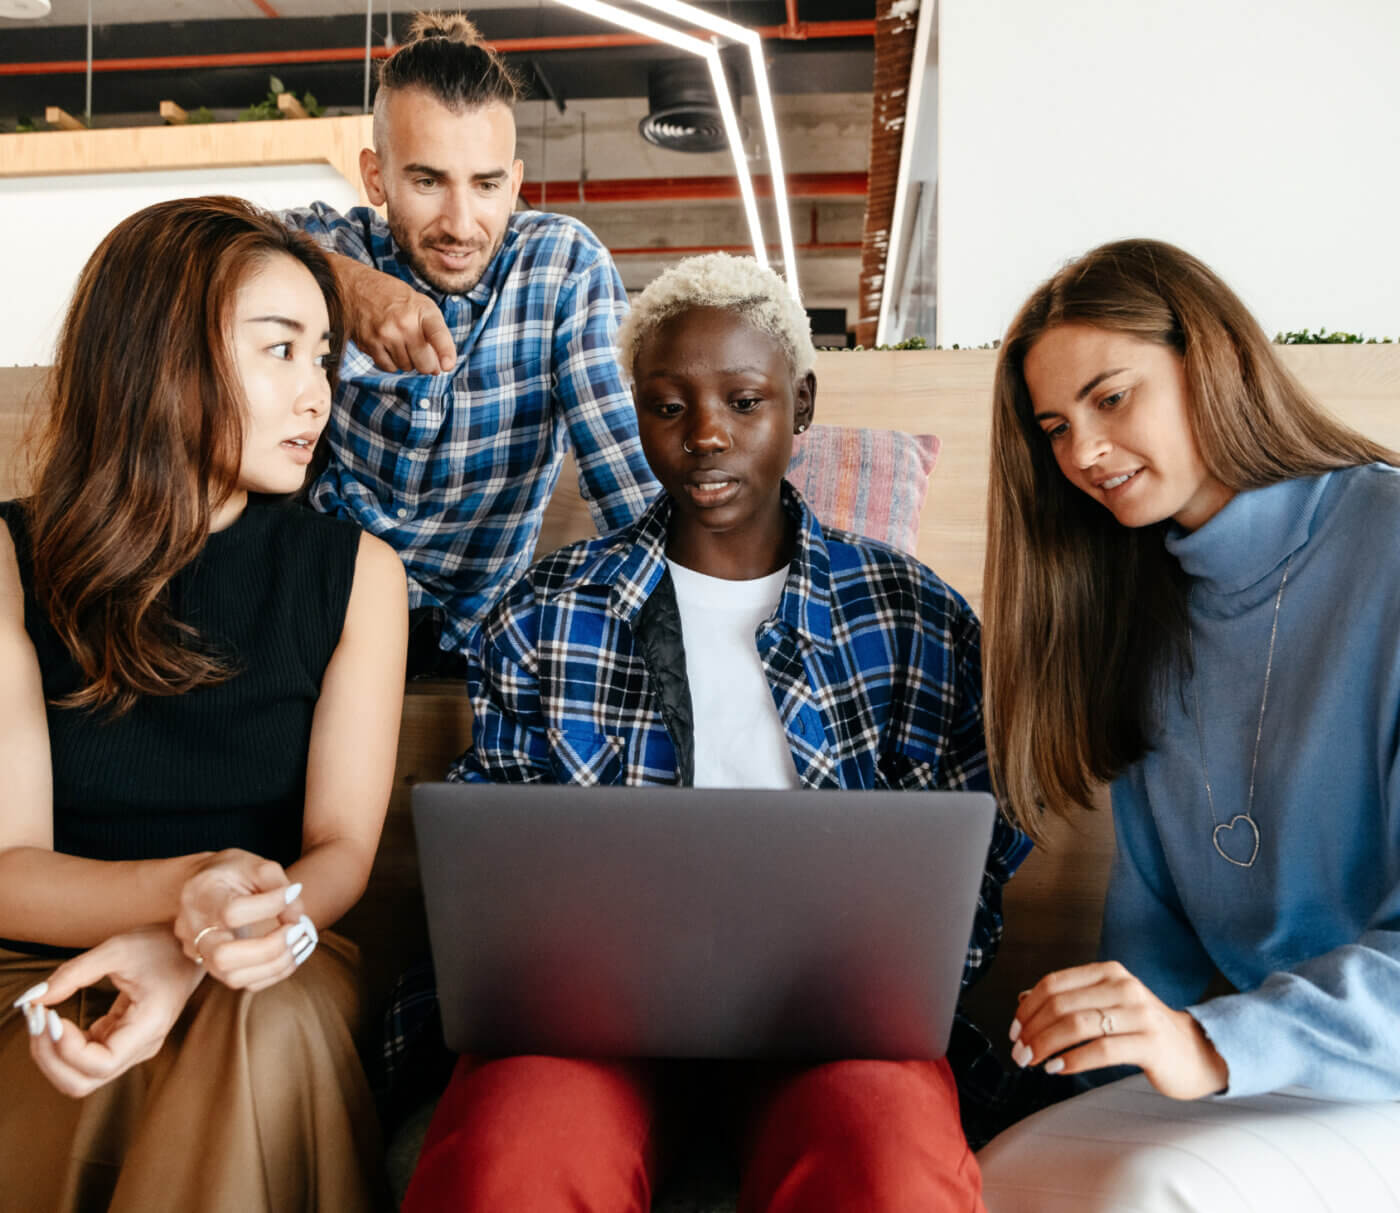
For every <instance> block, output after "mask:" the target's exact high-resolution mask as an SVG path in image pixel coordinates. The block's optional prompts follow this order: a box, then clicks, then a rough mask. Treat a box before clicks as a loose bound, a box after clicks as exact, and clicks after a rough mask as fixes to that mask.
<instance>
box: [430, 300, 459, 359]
mask: <svg viewBox="0 0 1400 1213" xmlns="http://www.w3.org/2000/svg"><path fill="white" fill-rule="evenodd" d="M423 338H424V340H425V341H426V342H427V343H428V344H429V345H430V346H432V347H433V350H434V351H435V352H436V353H437V356H438V361H439V362H440V363H441V364H442V373H443V374H444V375H445V374H447V373H448V372H449V371H451V370H453V369H454V368H455V367H456V365H457V343H456V342H455V341H453V339H452V331H451V330H450V329H449V328H448V327H447V321H446V320H444V319H443V318H442V313H441V312H440V311H438V310H437V308H436V307H429V308H427V309H426V310H425V311H424V312H423Z"/></svg>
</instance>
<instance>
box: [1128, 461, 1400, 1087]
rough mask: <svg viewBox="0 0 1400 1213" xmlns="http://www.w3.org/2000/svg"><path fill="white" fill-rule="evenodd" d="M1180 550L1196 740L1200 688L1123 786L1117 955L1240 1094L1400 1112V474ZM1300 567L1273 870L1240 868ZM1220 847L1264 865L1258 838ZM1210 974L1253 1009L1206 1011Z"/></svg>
mask: <svg viewBox="0 0 1400 1213" xmlns="http://www.w3.org/2000/svg"><path fill="white" fill-rule="evenodd" d="M1167 548H1168V550H1169V551H1170V552H1171V553H1172V555H1174V556H1175V557H1176V558H1177V559H1178V560H1179V561H1180V562H1181V567H1182V568H1183V569H1184V570H1185V572H1186V573H1187V574H1188V575H1189V576H1190V578H1191V625H1192V630H1193V633H1194V644H1195V674H1194V680H1195V684H1196V685H1195V690H1196V691H1198V692H1199V703H1200V716H1201V719H1200V722H1199V723H1200V734H1199V735H1198V732H1197V721H1196V719H1195V703H1196V699H1195V696H1194V695H1193V688H1192V686H1191V683H1190V682H1187V683H1186V684H1185V685H1184V686H1177V685H1174V686H1173V687H1171V688H1170V691H1169V693H1168V694H1167V695H1166V696H1165V698H1164V702H1163V703H1162V704H1161V707H1160V720H1159V723H1158V726H1157V728H1156V731H1155V734H1154V737H1153V741H1152V747H1153V748H1152V750H1151V752H1150V753H1149V754H1148V755H1147V756H1146V757H1145V758H1144V759H1142V761H1140V762H1138V763H1136V764H1135V765H1134V766H1132V767H1131V768H1129V769H1128V770H1127V771H1126V772H1125V773H1124V774H1123V775H1122V776H1121V777H1120V778H1119V779H1118V780H1117V781H1116V782H1115V783H1114V785H1113V812H1114V822H1115V826H1116V828H1117V835H1118V849H1117V855H1116V857H1115V861H1114V866H1113V876H1112V880H1111V883H1110V886H1109V894H1108V903H1107V906H1106V908H1105V912H1104V933H1103V945H1102V951H1103V955H1104V956H1105V957H1106V958H1111V959H1115V960H1119V961H1121V962H1122V963H1123V964H1124V965H1126V966H1127V968H1128V969H1129V970H1131V971H1132V972H1133V973H1135V974H1136V975H1137V976H1138V977H1140V978H1141V979H1142V980H1143V981H1144V982H1146V984H1147V985H1148V986H1149V987H1150V988H1151V989H1152V990H1153V991H1154V992H1155V993H1156V994H1157V995H1158V997H1160V998H1161V999H1162V1000H1163V1001H1164V1002H1166V1003H1168V1004H1169V1005H1171V1006H1173V1007H1176V1008H1181V1007H1187V1008H1188V1009H1189V1011H1190V1013H1191V1014H1192V1015H1193V1016H1194V1017H1195V1018H1196V1020H1197V1021H1198V1022H1199V1023H1200V1025H1201V1026H1202V1028H1204V1029H1205V1031H1206V1033H1207V1035H1208V1036H1209V1037H1210V1039H1211V1041H1212V1042H1213V1043H1214V1045H1215V1047H1216V1048H1217V1049H1218V1050H1219V1052H1220V1055H1221V1056H1222V1057H1223V1058H1224V1059H1225V1061H1226V1063H1227V1064H1228V1065H1229V1068H1230V1079H1229V1086H1228V1088H1227V1090H1226V1092H1225V1094H1227V1095H1252V1094H1258V1093H1260V1092H1264V1091H1273V1090H1277V1089H1278V1088H1281V1087H1286V1086H1290V1085H1299V1086H1305V1087H1309V1088H1311V1089H1313V1090H1315V1091H1318V1092H1322V1093H1325V1094H1329V1095H1334V1096H1341V1097H1345V1098H1353V1099H1400V472H1397V471H1396V469H1393V468H1389V467H1384V466H1380V465H1372V466H1370V467H1359V468H1348V469H1346V470H1343V471H1336V472H1331V473H1329V474H1327V475H1324V476H1319V477H1316V478H1313V479H1306V480H1293V481H1287V482H1284V483H1281V484H1275V485H1271V486H1269V487H1268V488H1264V489H1258V490H1255V491H1253V492H1248V493H1241V494H1238V495H1237V496H1236V497H1235V498H1234V499H1233V500H1232V501H1230V503H1229V504H1228V505H1226V506H1225V508H1224V509H1222V510H1221V511H1220V512H1219V513H1218V514H1217V515H1216V516H1215V517H1214V518H1212V519H1211V520H1210V521H1209V522H1207V523H1206V524H1205V525H1204V526H1203V527H1201V528H1200V529H1199V530H1197V531H1195V532H1192V533H1189V534H1188V533H1186V532H1182V531H1175V532H1174V533H1172V534H1171V535H1170V536H1169V537H1168V539H1167ZM1290 558H1291V561H1290ZM1285 566H1287V568H1288V581H1287V585H1286V586H1285V587H1284V593H1283V598H1282V603H1281V606H1280V609H1279V613H1278V634H1277V639H1276V643H1275V649H1274V659H1273V669H1272V677H1271V681H1270V684H1269V693H1268V704H1267V710H1266V713H1265V716H1264V722H1263V734H1262V740H1261V742H1260V745H1259V764H1258V775H1257V780H1256V788H1255V794H1254V806H1253V818H1254V820H1255V822H1257V823H1258V838H1259V846H1258V857H1257V859H1256V861H1255V863H1254V865H1253V866H1252V867H1248V868H1246V867H1236V866H1234V865H1232V864H1230V863H1228V862H1227V861H1226V860H1225V859H1223V858H1221V856H1220V855H1219V854H1217V852H1216V848H1215V846H1214V844H1213V842H1212V830H1213V828H1214V826H1215V825H1216V824H1224V825H1226V826H1227V827H1228V826H1230V823H1231V822H1232V821H1233V819H1234V818H1235V816H1236V815H1237V814H1243V813H1244V812H1245V809H1246V806H1247V804H1248V800H1249V777H1250V762H1251V757H1252V755H1253V752H1254V745H1255V736H1256V731H1257V728H1258V725H1259V703H1260V696H1261V694H1262V693H1263V689H1264V674H1265V667H1266V665H1267V662H1268V652H1269V636H1270V630H1271V628H1272V626H1273V620H1274V603H1275V599H1276V596H1277V594H1278V590H1279V585H1280V582H1281V580H1282V578H1283V574H1284V569H1285ZM1124 606H1125V608H1128V609H1130V607H1131V604H1127V603H1125V604H1124ZM1202 749H1204V764H1203V762H1202ZM1203 765H1204V769H1203ZM1205 770H1208V771H1209V777H1210V782H1211V786H1212V789H1213V791H1214V793H1215V820H1214V821H1212V815H1211V808H1210V804H1209V801H1208V799H1207V796H1206V782H1205ZM1219 841H1220V845H1221V846H1222V847H1223V848H1224V849H1225V851H1226V852H1227V853H1229V854H1231V855H1233V856H1234V857H1235V858H1237V859H1248V858H1249V855H1250V852H1251V851H1252V850H1253V836H1252V832H1251V830H1250V828H1249V826H1248V824H1247V823H1246V822H1242V821H1237V822H1234V825H1233V827H1232V828H1229V829H1228V830H1227V831H1221V832H1220V835H1219ZM1214 969H1219V971H1220V972H1221V973H1222V974H1223V975H1224V976H1225V977H1226V978H1227V979H1228V980H1229V981H1230V982H1231V984H1232V985H1233V986H1234V988H1235V989H1236V990H1238V991H1240V992H1239V993H1237V994H1232V995H1228V996H1225V997H1220V998H1213V999H1210V1000H1209V1001H1206V1002H1199V1001H1197V1000H1199V999H1200V998H1201V997H1202V995H1203V994H1204V992H1205V989H1206V986H1207V984H1208V982H1209V981H1210V979H1211V977H1212V974H1213V970H1214ZM1192 1003H1194V1004H1195V1005H1190V1004H1192Z"/></svg>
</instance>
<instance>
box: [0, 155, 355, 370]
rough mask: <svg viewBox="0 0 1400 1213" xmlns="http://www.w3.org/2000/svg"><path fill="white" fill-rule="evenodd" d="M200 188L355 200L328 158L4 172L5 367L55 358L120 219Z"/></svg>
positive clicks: (0, 327) (288, 201) (0, 220)
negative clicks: (76, 299) (91, 260)
mask: <svg viewBox="0 0 1400 1213" xmlns="http://www.w3.org/2000/svg"><path fill="white" fill-rule="evenodd" d="M198 194H236V195H238V196H239V197H243V198H247V199H249V200H250V201H252V202H256V203H259V204H260V205H262V206H266V207H271V208H274V209H277V208H283V207H290V206H305V205H306V204H307V203H308V202H311V201H313V200H315V199H318V198H319V199H321V200H323V201H325V202H329V203H330V204H331V205H332V206H334V207H336V208H337V209H338V210H344V209H346V208H348V207H352V206H354V205H355V202H356V195H355V190H354V189H353V187H351V185H350V184H349V182H347V181H346V180H345V178H344V177H342V176H341V175H340V174H339V173H338V172H336V171H335V170H334V169H333V168H331V167H330V166H329V165H326V164H307V165H286V166H278V167H271V168H229V169H198V170H189V171H184V172H150V173H93V174H77V175H72V176H63V177H11V178H4V177H0V231H3V232H7V233H9V241H8V244H9V247H8V249H7V250H6V254H5V265H4V271H3V276H4V284H5V285H4V289H3V290H0V366H30V365H35V364H39V365H47V364H48V363H50V362H52V361H53V347H54V341H55V339H56V338H57V336H58V330H59V326H60V325H61V324H62V322H63V314H64V312H65V311H66V309H67V307H68V300H69V296H70V295H71V294H72V290H73V285H74V283H76V282H77V279H78V274H79V273H80V272H81V270H82V268H83V265H84V263H85V262H86V261H87V259H88V257H90V256H91V255H92V251H93V249H95V248H96V247H97V246H98V244H99V243H100V242H101V240H102V237H103V236H105V235H106V234H107V233H108V232H109V231H110V230H111V229H112V228H113V227H115V226H116V224H117V223H118V221H119V220H121V219H123V218H125V217H126V216H127V215H130V214H132V213H133V212H134V211H138V210H140V209H141V208H142V207H143V206H149V205H151V204H152V203H154V202H162V201H164V200H166V199H168V198H185V197H190V196H193V195H198Z"/></svg>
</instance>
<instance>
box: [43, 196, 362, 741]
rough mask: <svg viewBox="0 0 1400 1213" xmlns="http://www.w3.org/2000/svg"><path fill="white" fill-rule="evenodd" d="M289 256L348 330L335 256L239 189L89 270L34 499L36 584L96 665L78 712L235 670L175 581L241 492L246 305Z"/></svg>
mask: <svg viewBox="0 0 1400 1213" xmlns="http://www.w3.org/2000/svg"><path fill="white" fill-rule="evenodd" d="M277 256H290V257H292V258H294V259H295V260H296V261H298V262H299V263H300V264H302V265H303V266H305V267H306V268H307V270H309V271H310V273H311V275H312V277H313V278H314V279H315V280H316V284H317V285H318V286H319V287H320V289H321V294H322V296H323V297H324V298H325V301H326V310H327V312H328V313H329V316H330V322H331V331H332V333H334V334H340V333H343V331H344V317H343V313H342V309H341V303H340V296H339V293H338V292H337V289H336V284H335V277H334V274H333V273H332V271H331V268H330V265H329V263H328V261H327V260H326V256H325V254H324V253H322V252H321V250H320V249H318V248H317V247H316V245H315V244H314V243H312V242H311V240H309V239H308V238H306V237H304V236H303V235H301V234H300V233H296V232H292V231H289V230H288V229H287V228H286V227H284V226H283V225H282V224H281V223H280V222H278V220H277V219H276V218H274V217H273V216H272V215H269V214H267V213H266V212H264V211H262V210H259V209H258V208H257V207H255V206H252V205H251V204H250V203H247V202H244V201H243V200H241V199H238V198H218V197H212V198H184V199H179V200H176V201H172V202H162V203H158V204H157V205H155V206H151V207H147V208H146V209H145V210H142V211H138V212H137V213H136V214H134V215H132V216H130V217H129V218H127V219H125V220H123V221H122V222H121V223H119V224H118V225H117V226H116V227H115V228H114V229H113V230H112V232H111V233H110V234H109V235H108V236H107V237H106V239H105V240H103V241H102V243H101V245H99V246H98V249H97V251H96V252H95V253H94V254H93V255H92V257H91V259H90V260H89V261H88V263H87V265H86V266H85V267H84V269H83V272H82V275H81V277H80V278H79V280H78V285H77V288H76V290H75V292H74V296H73V302H72V304H71V305H70V307H69V310H68V315H67V319H66V320H65V322H64V325H63V330H62V333H61V335H60V337H59V341H58V347H57V352H56V357H55V360H54V369H53V375H52V381H51V382H52V390H51V393H50V395H51V401H50V403H51V407H50V410H49V412H48V414H47V416H46V417H45V418H44V420H43V422H42V425H41V428H40V429H39V431H38V432H37V434H36V435H35V452H36V454H35V463H36V467H35V476H34V488H33V494H32V496H31V497H30V499H29V500H28V501H27V503H26V508H27V512H28V517H29V529H30V534H31V537H32V543H33V565H34V585H33V590H34V593H35V596H36V598H37V599H38V601H39V603H40V605H41V606H42V607H43V608H44V610H45V612H46V613H47V615H48V617H49V620H50V621H51V623H52V624H53V627H54V629H55V631H56V632H57V633H58V635H59V637H60V638H61V639H62V641H63V642H64V644H65V645H66V646H67V647H68V650H69V652H70V653H71V654H72V656H73V659H74V660H75V661H76V662H77V664H78V666H79V667H80V669H81V670H82V674H83V685H82V686H81V687H80V688H79V689H78V690H77V691H75V692H74V693H73V694H71V695H68V696H66V697H65V698H64V699H62V700H60V701H59V702H60V704H61V705H62V706H65V707H86V708H108V709H110V710H111V711H112V712H113V713H114V714H117V715H120V714H121V713H124V712H126V711H128V710H129V709H130V708H131V707H132V706H134V705H135V703H136V702H137V700H138V699H139V698H140V697H141V696H143V695H180V694H183V693H185V692H186V691H189V690H192V689H194V688H195V687H198V686H203V685H206V684H210V683H214V682H218V681H220V680H222V679H224V678H227V677H228V676H229V675H230V673H232V670H231V669H230V668H229V666H228V665H227V663H226V660H225V658H224V657H222V656H220V655H219V654H217V653H215V652H212V651H210V650H209V649H208V647H207V645H206V644H205V643H204V642H203V640H202V638H201V637H200V636H199V635H198V633H197V632H196V630H195V629H194V628H193V627H192V626H191V625H190V624H189V623H188V622H187V621H184V620H181V619H178V618H176V617H175V615H174V614H173V613H172V611H171V606H170V601H169V585H170V580H171V578H172V577H173V576H174V575H175V574H176V573H177V572H179V570H181V569H182V568H184V567H185V566H186V565H187V564H189V563H190V561H191V560H193V559H194V557H195V556H196V555H197V554H198V552H199V551H200V549H201V548H202V547H203V546H204V544H205V541H206V540H207V539H208V537H209V524H210V518H211V516H212V514H213V511H214V510H215V509H217V508H218V506H219V505H220V504H222V503H223V502H224V501H225V500H226V499H227V498H228V496H229V495H230V494H231V493H232V492H233V491H234V490H235V488H236V486H237V478H238V471H239V466H240V463H241V460H242V448H243V430H244V424H245V417H246V405H245V401H244V394H243V388H242V383H241V380H240V378H239V374H238V369H237V367H236V365H235V364H234V360H233V355H232V351H231V347H230V325H231V321H232V316H233V306H234V299H235V295H236V293H237V291H238V289H239V287H240V286H241V285H242V284H243V283H244V282H245V281H246V280H247V278H248V277H249V276H250V275H252V274H254V273H256V272H257V271H258V270H259V269H260V268H261V267H262V266H263V265H264V264H266V262H267V261H268V259H269V258H273V257H277ZM337 356H338V351H333V353H332V356H331V359H330V360H329V364H330V365H331V366H332V368H333V367H334V365H335V362H336V358H337ZM332 374H333V372H332ZM323 441H324V440H323ZM314 466H315V465H314V464H313V467H314Z"/></svg>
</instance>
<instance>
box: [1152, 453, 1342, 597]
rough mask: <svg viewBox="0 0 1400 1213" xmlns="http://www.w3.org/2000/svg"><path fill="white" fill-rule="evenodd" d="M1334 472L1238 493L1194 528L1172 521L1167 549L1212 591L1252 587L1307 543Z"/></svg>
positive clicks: (1237, 590)
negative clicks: (1190, 528) (1206, 520)
mask: <svg viewBox="0 0 1400 1213" xmlns="http://www.w3.org/2000/svg"><path fill="white" fill-rule="evenodd" d="M1331 476H1332V473H1331V472H1324V473H1323V474H1322V475H1321V476H1306V477H1302V478H1300V479H1297V480H1281V481H1279V482H1278V483H1276V484H1270V485H1266V486H1265V487H1264V488H1262V489H1249V490H1246V491H1244V492H1241V493H1236V494H1235V496H1234V497H1232V498H1231V499H1230V500H1229V501H1228V502H1226V503H1225V505H1224V507H1223V508H1222V509H1221V510H1220V511H1219V512H1218V513H1217V514H1216V515H1215V516H1214V517H1213V518H1212V519H1211V520H1210V521H1209V522H1207V523H1206V524H1205V525H1204V526H1201V527H1198V528H1197V529H1196V530H1194V531H1187V530H1184V529H1183V528H1182V527H1179V526H1177V525H1176V524H1175V523H1173V524H1172V525H1171V526H1170V527H1169V528H1168V530H1167V537H1166V544H1167V551H1169V552H1170V553H1171V554H1172V555H1173V556H1175V557H1176V558H1177V560H1179V561H1180V562H1181V568H1182V570H1183V571H1184V572H1185V573H1186V574H1187V575H1188V576H1190V577H1194V578H1196V579H1198V580H1199V581H1201V582H1202V583H1203V584H1204V586H1205V587H1206V589H1208V590H1210V591H1212V592H1213V593H1217V594H1234V593H1238V592H1239V591H1241V590H1244V589H1248V588H1249V587H1250V586H1252V585H1254V584H1256V583H1257V582H1259V581H1262V580H1263V579H1264V578H1265V577H1267V576H1268V575H1269V574H1270V573H1272V572H1273V571H1274V570H1275V569H1277V568H1278V567H1279V566H1280V565H1282V564H1283V563H1284V561H1286V560H1287V559H1288V558H1289V557H1290V556H1292V555H1293V553H1294V552H1296V551H1297V550H1298V549H1299V548H1300V547H1302V546H1303V544H1305V543H1306V542H1307V541H1308V536H1309V535H1310V534H1311V533H1312V524H1313V517H1314V515H1316V513H1317V508H1318V506H1319V505H1320V504H1321V502H1322V496H1323V493H1324V492H1325V491H1326V488H1327V482H1328V481H1329V480H1330V479H1331Z"/></svg>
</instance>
